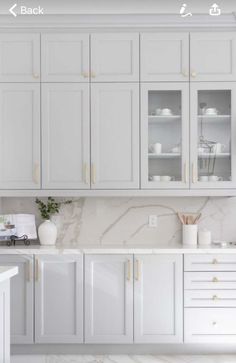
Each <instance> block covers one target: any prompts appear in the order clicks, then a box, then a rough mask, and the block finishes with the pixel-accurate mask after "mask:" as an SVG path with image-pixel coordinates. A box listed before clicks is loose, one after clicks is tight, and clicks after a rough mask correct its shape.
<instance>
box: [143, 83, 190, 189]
mask: <svg viewBox="0 0 236 363" xmlns="http://www.w3.org/2000/svg"><path fill="white" fill-rule="evenodd" d="M188 95H189V86H188V84H178V85H176V83H175V84H173V83H158V84H156V83H152V84H150V83H148V84H143V85H142V101H141V102H142V103H141V115H142V119H141V139H142V144H141V145H142V146H141V153H142V155H141V164H142V165H141V182H142V188H151V189H167V188H173V189H174V188H188V187H189V169H188V165H189V96H188Z"/></svg>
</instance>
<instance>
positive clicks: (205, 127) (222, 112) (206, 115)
mask: <svg viewBox="0 0 236 363" xmlns="http://www.w3.org/2000/svg"><path fill="white" fill-rule="evenodd" d="M230 180H231V91H230V90H200V91H198V181H200V182H222V181H230Z"/></svg>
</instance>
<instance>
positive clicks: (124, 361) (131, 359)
mask: <svg viewBox="0 0 236 363" xmlns="http://www.w3.org/2000/svg"><path fill="white" fill-rule="evenodd" d="M11 363H236V355H168V356H167V355H158V356H154V355H105V356H100V355H97V356H95V355H38V356H37V355H34V356H33V355H28V356H26V355H16V356H12V358H11Z"/></svg>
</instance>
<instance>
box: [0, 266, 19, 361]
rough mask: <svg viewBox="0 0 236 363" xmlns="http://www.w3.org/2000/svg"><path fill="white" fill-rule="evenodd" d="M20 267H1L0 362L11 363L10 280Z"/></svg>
mask: <svg viewBox="0 0 236 363" xmlns="http://www.w3.org/2000/svg"><path fill="white" fill-rule="evenodd" d="M17 273H18V267H13V266H0V362H1V363H9V362H10V278H11V277H13V276H15V275H17Z"/></svg>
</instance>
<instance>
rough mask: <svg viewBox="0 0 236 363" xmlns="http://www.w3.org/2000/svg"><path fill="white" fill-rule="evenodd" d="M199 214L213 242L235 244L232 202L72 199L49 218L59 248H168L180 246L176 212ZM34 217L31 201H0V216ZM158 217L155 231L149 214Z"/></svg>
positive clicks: (201, 225)
mask: <svg viewBox="0 0 236 363" xmlns="http://www.w3.org/2000/svg"><path fill="white" fill-rule="evenodd" d="M177 211H179V212H184V213H191V212H195V213H198V212H201V213H202V218H201V220H200V223H199V228H208V229H210V230H211V231H212V237H213V239H215V240H226V241H235V240H236V223H235V215H236V198H233V197H232V198H229V197H227V198H226V197H224V198H223V197H221V198H209V197H207V198H203V197H192V198H190V197H188V198H187V197H183V198H166V197H163V198H160V197H155V198H118V197H117V198H114V197H111V198H76V199H73V203H72V204H68V205H63V206H62V207H61V209H60V213H59V214H58V215H56V216H54V217H53V220H54V222H55V223H56V225H57V227H58V240H57V245H58V247H65V246H70V247H79V246H98V247H101V246H103V247H104V246H123V247H130V246H136V247H138V246H143V245H144V244H146V245H153V246H159V245H166V246H173V245H176V244H177V243H180V242H181V225H180V222H179V220H178V218H177V215H176V212H177ZM23 212H25V213H34V214H35V215H36V221H37V224H39V223H40V222H41V219H40V216H39V213H38V211H37V208H36V206H35V203H34V198H2V199H1V203H0V213H23ZM151 214H156V215H157V216H158V227H157V228H150V227H149V226H148V216H149V215H151Z"/></svg>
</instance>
